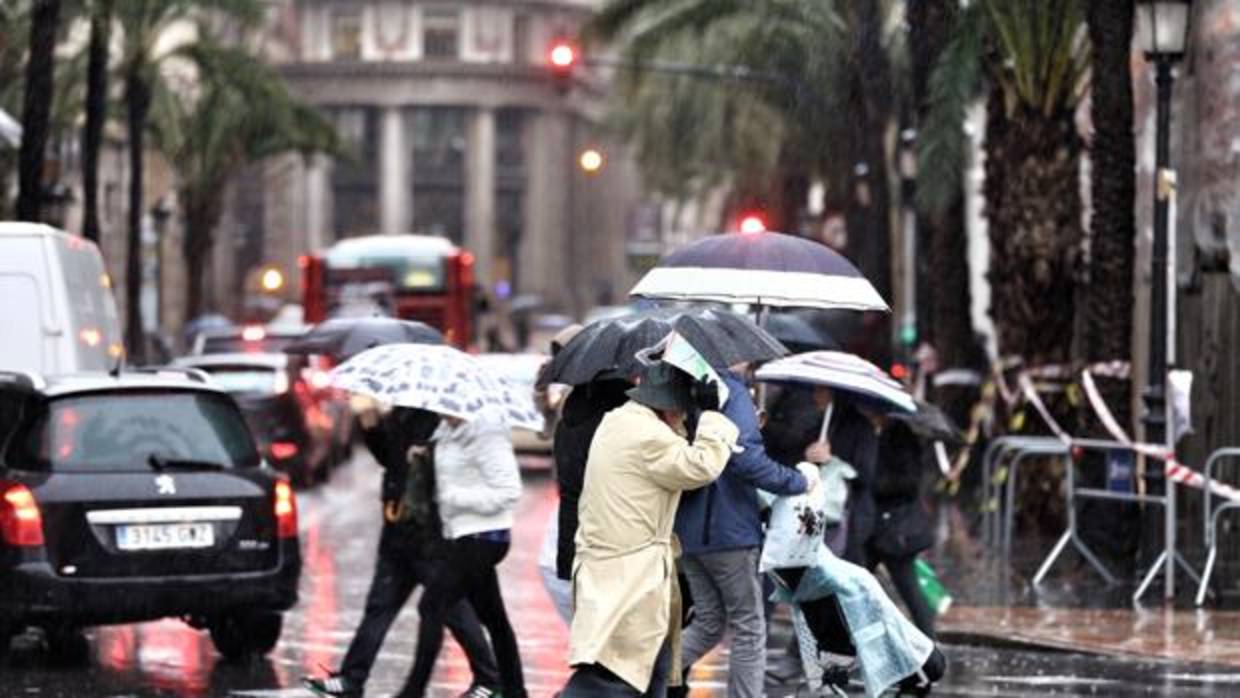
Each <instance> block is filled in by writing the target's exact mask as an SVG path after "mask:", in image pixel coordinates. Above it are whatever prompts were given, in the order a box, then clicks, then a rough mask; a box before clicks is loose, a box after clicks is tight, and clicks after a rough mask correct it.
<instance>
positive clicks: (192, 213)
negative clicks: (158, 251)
mask: <svg viewBox="0 0 1240 698" xmlns="http://www.w3.org/2000/svg"><path fill="white" fill-rule="evenodd" d="M213 195H214V192H212V193H211V194H208V198H210V197H212V196H213ZM181 199H182V200H183V202H184V207H185V237H184V238H183V239H182V241H181V255H182V257H183V259H184V260H185V271H186V282H187V283H188V287H187V288H186V293H185V319H186V320H187V321H188V320H191V319H193V318H196V317H198V316H199V315H201V314H202V313H203V311H204V310H205V304H206V288H205V286H204V282H205V279H206V271H207V259H208V258H209V256H210V254H211V248H212V247H214V242H215V241H214V239H213V237H212V231H214V230H215V227H216V226H217V225H218V224H219V219H220V215H221V214H222V212H223V204H222V202H221V203H218V204H217V203H215V202H212V201H204V200H203V198H202V197H201V196H198V195H195V193H194V192H193V191H191V190H188V189H182V190H181Z"/></svg>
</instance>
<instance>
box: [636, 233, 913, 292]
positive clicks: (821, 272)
mask: <svg viewBox="0 0 1240 698" xmlns="http://www.w3.org/2000/svg"><path fill="white" fill-rule="evenodd" d="M629 295H630V296H636V297H639V298H652V299H660V300H679V301H717V302H721V303H748V304H751V305H757V306H761V307H802V308H843V309H849V310H881V311H886V310H888V309H889V308H888V307H887V303H886V302H885V301H884V300H883V298H882V296H880V295H879V294H878V291H877V290H875V289H874V286H873V285H871V284H870V282H869V281H868V280H867V279H866V278H865V277H864V276H862V275H861V272H860V271H858V270H857V268H856V267H855V266H853V264H852V262H850V261H848V259H847V258H845V257H844V256H843V255H841V254H840V253H838V252H836V251H835V250H832V249H831V248H830V247H827V246H826V245H822V244H819V243H817V242H813V241H811V240H807V239H805V238H800V237H796V236H793V235H785V234H783V233H726V234H722V235H711V236H708V237H705V238H703V239H701V240H698V241H697V242H694V243H691V244H689V245H687V246H685V247H682V248H681V249H679V250H676V251H675V252H672V253H671V254H669V255H667V256H666V257H664V258H663V259H661V260H659V264H658V266H656V267H655V268H653V269H651V270H650V271H649V272H647V273H646V275H645V276H644V277H642V279H641V281H639V282H638V283H637V285H636V286H634V287H633V290H632V291H630V292H629Z"/></svg>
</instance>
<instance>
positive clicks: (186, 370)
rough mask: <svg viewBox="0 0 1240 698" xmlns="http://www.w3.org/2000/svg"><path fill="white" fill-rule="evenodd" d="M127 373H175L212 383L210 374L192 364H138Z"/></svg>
mask: <svg viewBox="0 0 1240 698" xmlns="http://www.w3.org/2000/svg"><path fill="white" fill-rule="evenodd" d="M125 373H145V374H147V375H153V376H159V375H168V374H175V375H179V376H185V377H186V378H189V379H190V380H193V381H197V382H199V383H203V384H206V385H210V384H211V375H210V374H208V373H207V372H206V371H204V370H202V369H200V368H194V367H192V366H137V367H131V368H126V369H125Z"/></svg>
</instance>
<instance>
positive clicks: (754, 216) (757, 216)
mask: <svg viewBox="0 0 1240 698" xmlns="http://www.w3.org/2000/svg"><path fill="white" fill-rule="evenodd" d="M739 227H740V230H741V232H742V233H744V234H746V235H754V234H756V233H765V232H766V219H765V218H764V217H763V216H762V214H761V213H758V212H756V211H750V212H749V213H745V214H742V215H741V218H740V226H739Z"/></svg>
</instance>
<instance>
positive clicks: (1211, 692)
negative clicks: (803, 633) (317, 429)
mask: <svg viewBox="0 0 1240 698" xmlns="http://www.w3.org/2000/svg"><path fill="white" fill-rule="evenodd" d="M525 461H526V464H527V465H529V466H531V467H530V469H529V470H527V471H526V477H525V484H526V494H525V497H524V499H523V500H522V503H521V510H520V512H519V514H518V525H517V530H516V531H515V532H514V545H513V550H512V552H511V553H510V554H509V556H508V558H507V559H506V560H505V561H504V563H503V565H502V567H501V576H502V580H503V582H504V596H505V599H506V601H507V603H508V610H509V614H510V616H511V617H512V618H513V623H514V626H515V628H516V630H517V635H518V638H519V640H520V644H521V653H522V659H523V662H524V666H525V676H526V683H527V686H528V687H529V689H530V694H531V695H532V696H535V697H543V696H550V695H552V694H553V693H554V692H555V691H556V690H557V689H558V688H559V687H560V686H562V685H563V682H564V680H565V678H566V677H567V673H568V669H567V667H566V666H565V665H564V657H565V656H566V654H567V647H568V638H567V635H568V633H567V629H566V628H565V627H564V625H563V624H562V623H561V622H560V620H559V618H558V616H556V615H555V612H554V611H553V610H552V608H551V604H550V601H549V600H548V599H547V597H546V595H545V594H544V592H543V589H542V582H541V578H540V576H539V573H538V570H537V567H536V559H537V553H538V547H539V543H540V542H541V538H542V533H543V527H544V525H545V524H546V522H547V521H548V520H549V517H550V516H551V515H552V512H553V511H554V508H555V501H556V499H555V492H554V486H553V484H552V483H551V482H550V480H549V479H548V478H547V474H546V470H545V467H546V463H545V460H543V459H538V458H527V459H525ZM377 491H378V469H377V467H375V466H374V465H373V463H371V462H370V461H369V460H368V458H367V457H366V456H359V457H358V458H357V459H355V462H353V463H351V464H349V465H347V466H345V467H343V468H341V469H340V470H339V471H337V473H336V474H335V476H334V478H333V479H332V481H331V482H330V483H328V484H327V485H324V486H321V487H320V488H318V489H316V490H311V491H304V492H301V493H300V494H299V504H300V514H301V529H302V532H301V542H302V551H303V557H304V560H305V573H304V574H303V577H302V588H301V602H300V604H299V605H298V607H297V608H296V609H294V610H293V611H292V612H290V613H289V614H288V615H287V616H286V618H285V625H284V633H283V636H282V638H281V641H280V644H279V646H278V647H277V648H276V650H275V651H274V652H273V653H272V654H271V656H270V657H268V658H267V659H266V660H264V661H261V662H256V663H252V664H248V665H241V666H239V665H231V664H228V663H226V662H223V661H221V660H220V658H219V656H218V655H217V654H216V653H215V651H214V648H213V647H212V645H211V641H210V639H209V638H208V637H207V635H206V633H204V632H199V631H195V630H192V629H190V628H189V627H187V626H185V625H184V624H182V623H180V622H179V621H173V620H167V621H161V622H156V623H145V624H141V625H129V626H116V627H107V628H98V629H94V630H90V631H88V632H87V634H86V638H85V643H84V644H83V647H82V650H83V651H82V656H81V657H78V658H77V659H76V660H69V661H67V662H66V661H62V660H59V659H57V658H54V657H51V656H49V655H48V653H47V652H45V651H44V650H43V648H42V647H41V646H40V645H39V643H38V641H37V640H38V638H37V637H36V636H33V635H32V636H27V637H25V638H20V639H19V640H18V642H17V643H16V645H15V647H14V650H13V652H12V653H11V656H10V657H9V658H8V660H7V662H6V663H5V664H4V665H3V668H0V696H2V697H9V696H13V697H18V696H22V697H39V698H42V697H53V696H55V697H62V696H63V697H73V698H78V697H82V698H90V697H98V698H103V697H117V698H119V697H122V696H124V697H129V696H135V697H136V696H143V697H146V696H152V697H153V696H160V697H164V696H168V697H174V696H175V697H178V698H180V697H198V696H254V697H260V696H267V697H274V696H301V697H304V696H308V695H309V693H307V692H305V691H304V690H302V689H301V688H299V685H300V684H299V681H300V678H301V677H302V676H304V675H306V674H318V673H321V672H322V667H334V666H336V664H337V663H338V661H339V659H340V657H341V656H342V655H343V653H344V650H345V648H346V647H347V645H348V642H349V639H350V637H351V632H352V630H353V628H354V627H355V626H356V624H357V622H358V620H359V619H360V616H361V608H362V602H363V599H364V598H365V594H366V590H367V587H368V584H369V579H370V570H371V565H372V563H373V557H374V547H375V542H376V538H377V525H378V518H379V507H378V501H377ZM945 576H947V577H949V573H948V574H945ZM949 578H950V577H949ZM949 583H950V582H949ZM414 605H415V604H412V603H411V604H410V607H409V608H408V609H406V611H405V612H404V613H403V614H402V615H401V617H400V618H399V619H398V620H397V621H396V624H395V625H394V626H393V628H392V631H391V633H390V634H389V636H388V641H387V644H386V645H385V646H384V649H383V652H382V653H381V654H380V656H379V660H378V663H377V665H376V667H375V671H374V674H373V676H372V678H371V682H370V684H369V686H368V691H367V695H374V696H383V695H387V694H389V693H391V692H393V691H395V690H396V689H397V688H399V686H400V685H401V683H402V682H403V679H404V677H405V673H406V672H407V671H408V669H409V665H410V663H411V659H412V656H413V644H414V638H415V634H416V633H415V629H416V627H417V613H416V611H415V610H414V608H413V606H414ZM777 632H786V630H777ZM773 644H774V645H779V646H782V644H783V643H781V642H779V639H778V638H775V639H773ZM444 648H445V649H444V654H443V655H442V656H441V658H440V665H439V667H438V669H437V673H436V676H435V681H434V684H433V686H434V695H435V696H455V695H457V694H458V693H459V692H460V691H462V690H464V689H465V688H466V686H467V685H468V683H469V671H468V667H467V665H466V664H465V661H464V658H463V656H462V655H461V653H460V650H459V649H458V648H457V647H456V645H455V644H454V643H453V642H452V641H451V640H450V639H449V640H448V641H447V642H445V645H444ZM945 649H946V651H947V654H948V656H949V658H950V661H951V667H950V669H949V674H948V680H947V681H945V682H944V683H943V684H941V686H940V687H939V688H938V689H937V690H936V691H935V693H934V695H944V696H1038V695H1098V696H1139V695H1150V696H1194V695H1204V696H1231V695H1240V669H1235V668H1214V667H1209V666H1202V665H1183V664H1169V663H1154V662H1138V661H1129V660H1119V659H1111V658H1100V657H1094V656H1087V655H1079V654H1067V653H1039V652H1029V651H1024V650H1016V649H993V648H979V647H948V648H945ZM726 661H727V658H726V654H725V653H723V652H719V653H716V654H715V655H712V656H711V657H708V658H707V659H706V660H704V661H703V662H702V663H701V665H700V666H698V667H697V668H696V673H695V681H694V686H695V690H694V692H693V694H692V695H693V696H696V697H706V696H722V695H723V694H724V691H723V685H724V684H723V682H724V681H725V680H726ZM853 688H854V689H855V692H856V693H857V694H860V693H861V691H860V685H859V684H857V685H854V687H853ZM768 693H769V695H771V696H793V695H811V693H810V692H809V691H808V690H805V689H802V690H800V691H798V690H797V689H796V687H795V686H771V687H770V690H769V692H768Z"/></svg>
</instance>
